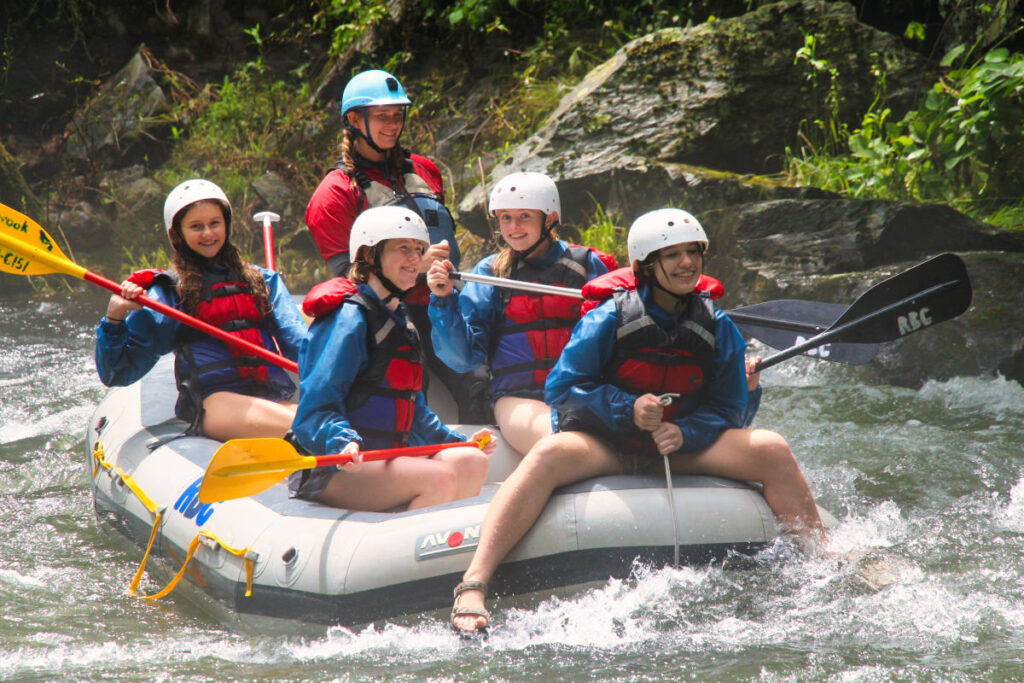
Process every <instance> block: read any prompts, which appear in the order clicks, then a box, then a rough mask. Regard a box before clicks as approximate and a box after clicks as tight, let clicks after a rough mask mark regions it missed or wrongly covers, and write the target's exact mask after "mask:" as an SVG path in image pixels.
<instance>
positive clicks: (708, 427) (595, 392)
mask: <svg viewBox="0 0 1024 683" xmlns="http://www.w3.org/2000/svg"><path fill="white" fill-rule="evenodd" d="M639 292H640V295H641V297H642V299H643V302H644V306H645V308H646V309H647V312H648V314H649V315H650V316H651V318H653V319H654V321H655V322H656V323H657V324H658V325H660V326H661V327H663V328H664V329H666V330H669V329H671V327H672V320H671V317H670V315H669V314H668V313H667V312H666V311H665V310H663V309H662V308H660V307H659V306H657V305H656V304H655V303H654V301H653V296H652V294H651V290H650V287H647V286H641V287H640V289H639ZM617 326H618V319H617V314H616V309H615V301H614V300H613V299H609V300H608V301H605V302H604V303H603V304H601V305H600V306H598V307H597V308H595V309H594V310H592V311H591V312H590V313H588V314H587V315H585V316H584V317H583V319H582V320H580V321H579V323H577V324H576V327H575V329H574V330H573V333H572V339H570V340H569V343H568V345H566V347H565V349H564V350H563V351H562V356H561V358H560V359H559V360H558V363H556V364H555V367H554V368H553V369H552V370H551V373H550V374H549V375H548V381H547V384H546V386H545V392H544V398H545V401H546V402H547V403H548V404H549V405H551V406H553V407H554V408H555V409H556V410H558V411H559V412H563V411H570V410H571V411H578V410H585V411H588V412H589V413H591V414H592V415H593V416H594V417H595V418H596V419H597V420H599V421H600V422H601V423H602V424H604V425H606V426H607V427H608V428H609V429H611V430H612V431H613V432H614V433H616V434H621V435H622V436H623V437H625V436H626V435H627V434H629V432H630V431H631V430H632V429H633V427H634V422H633V403H634V402H635V401H636V399H637V398H639V394H631V393H629V392H627V391H623V390H622V389H620V388H619V387H616V386H615V385H613V384H611V383H609V382H608V380H607V379H606V378H605V374H604V371H605V367H606V366H607V365H608V363H609V361H610V360H611V358H612V352H613V350H614V347H615V338H616V331H617ZM745 349H746V342H745V341H744V340H743V336H742V335H741V334H740V332H739V330H738V329H737V328H736V325H735V324H733V322H732V321H731V320H729V317H728V316H727V315H726V314H725V313H724V312H723V311H722V310H721V309H719V308H718V307H717V306H716V307H715V354H714V359H713V369H712V372H711V374H710V376H709V377H708V378H707V381H706V384H705V390H704V391H705V394H704V396H705V398H704V400H703V402H702V403H701V405H700V406H699V407H698V408H697V409H696V410H694V411H693V412H691V413H688V414H686V415H680V416H677V417H676V418H675V419H673V422H674V423H675V424H676V425H677V426H678V427H679V429H680V431H681V432H682V434H683V446H682V448H681V449H680V452H683V453H696V452H699V451H702V450H704V449H705V448H707V447H708V446H710V445H711V444H712V443H714V442H715V440H716V439H718V437H719V436H720V435H721V434H722V432H724V431H725V430H726V429H731V428H740V427H743V426H744V421H745V419H746V412H747V401H748V397H747V380H746V370H745V367H744V360H743V359H744V351H745Z"/></svg>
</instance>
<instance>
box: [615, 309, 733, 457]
mask: <svg viewBox="0 0 1024 683" xmlns="http://www.w3.org/2000/svg"><path fill="white" fill-rule="evenodd" d="M613 297H614V299H615V310H616V314H617V316H618V327H617V331H616V339H615V349H614V351H613V353H612V358H611V360H610V361H609V363H608V365H607V366H606V368H605V376H606V377H607V378H608V380H609V381H610V382H611V383H612V384H614V385H615V386H617V387H619V388H620V389H622V390H624V391H628V392H630V393H632V394H647V393H651V394H656V395H660V394H666V393H673V394H679V398H677V399H675V400H674V401H673V402H672V403H671V404H670V405H668V406H666V407H665V411H664V413H663V415H662V420H665V421H668V420H671V419H672V418H673V417H674V416H676V415H685V414H687V413H690V412H692V411H693V410H695V409H696V407H697V405H698V403H699V399H700V397H701V390H702V388H703V387H704V383H705V380H706V379H707V378H708V377H709V376H710V374H711V371H712V369H713V367H714V357H715V309H714V304H712V303H711V298H710V296H708V295H707V294H706V293H704V292H697V293H695V294H694V295H693V296H691V297H689V301H688V304H687V308H686V311H685V312H684V313H683V314H682V315H680V316H679V317H678V318H676V325H675V327H674V328H673V329H672V330H669V331H666V330H665V329H663V328H662V327H661V326H660V325H658V324H657V323H656V322H654V320H652V319H651V317H650V316H649V315H648V314H647V310H646V309H645V308H644V303H643V300H642V299H641V298H640V295H639V294H638V293H637V292H636V290H620V291H616V292H615V293H614V294H613ZM626 443H627V445H628V447H629V448H631V449H636V450H637V451H638V452H640V453H643V454H644V455H649V456H657V455H658V449H657V447H656V446H655V445H654V441H653V440H652V439H651V434H650V432H645V431H641V430H640V429H637V428H636V427H634V428H633V429H632V430H631V431H630V434H629V435H628V436H627V439H626Z"/></svg>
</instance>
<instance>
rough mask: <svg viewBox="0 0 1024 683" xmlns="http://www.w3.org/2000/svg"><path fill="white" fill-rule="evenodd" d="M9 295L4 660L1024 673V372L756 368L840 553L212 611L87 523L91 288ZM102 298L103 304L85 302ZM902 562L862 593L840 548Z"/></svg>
mask: <svg viewBox="0 0 1024 683" xmlns="http://www.w3.org/2000/svg"><path fill="white" fill-rule="evenodd" d="M94 303H95V305H93V306H92V307H91V308H90V307H89V306H88V305H84V304H82V303H79V302H77V301H76V302H72V301H67V302H58V303H56V304H51V305H50V306H51V308H50V309H49V310H42V309H40V308H39V307H38V306H37V305H33V304H31V303H29V302H3V303H0V315H2V316H3V320H4V325H3V328H2V329H0V343H3V344H4V346H5V348H6V349H7V350H8V352H7V353H5V354H2V355H0V514H2V519H3V520H4V524H3V525H0V680H19V681H21V680H55V679H61V680H95V679H117V680H146V681H149V680H154V679H156V680H226V679H275V680H295V681H298V680H344V681H351V680H372V679H381V678H387V679H391V680H400V681H401V680H433V681H465V680H508V681H513V680H515V681H518V680H541V679H543V680H549V679H558V680H568V681H591V680H594V679H601V680H622V681H626V680H629V681H633V680H665V679H672V680H676V679H690V680H699V681H707V680H751V679H757V680H762V681H807V680H814V681H818V680H836V681H840V680H841V681H888V680H964V681H966V680H979V679H986V680H1013V679H1020V678H1022V677H1024V654H1021V653H1024V642H1022V641H1024V599H1022V597H1021V596H1022V595H1024V590H1022V589H1024V579H1022V577H1024V459H1022V458H1021V447H1020V444H1021V443H1022V442H1024V388H1022V387H1021V386H1020V385H1018V384H1016V383H1010V382H1006V381H1004V380H1001V379H987V378H956V379H953V380H949V381H946V382H928V383H926V384H925V385H924V386H923V387H922V388H921V389H920V390H916V391H915V390H910V389H903V388H896V387H884V386H871V385H866V384H863V383H860V382H859V381H858V380H857V378H856V374H855V373H851V372H849V371H848V370H844V372H843V373H841V374H839V375H836V374H835V373H834V372H833V371H831V370H828V369H821V366H819V365H815V364H813V363H805V362H803V360H802V359H801V360H800V361H799V362H797V363H794V364H783V365H780V366H777V367H776V368H773V369H772V370H770V371H768V372H766V373H765V374H764V376H763V378H762V380H763V383H764V385H765V397H764V401H763V407H762V410H761V413H760V414H759V415H758V419H757V426H761V427H768V428H772V429H776V430H777V431H779V432H781V433H782V434H784V435H785V436H786V438H787V439H788V440H789V442H790V444H791V446H792V447H793V449H794V452H796V453H797V455H798V457H799V458H800V460H801V464H802V466H803V467H804V470H805V473H806V475H807V477H808V480H809V482H810V484H811V487H812V489H813V490H814V492H815V494H816V496H817V498H818V502H819V504H821V505H822V506H823V507H825V508H827V509H829V510H830V511H831V512H832V513H833V514H834V515H835V516H836V517H837V518H838V519H839V526H838V527H837V528H835V529H833V530H832V533H831V539H832V540H831V546H830V550H831V551H832V552H833V553H834V555H831V556H829V557H823V558H820V559H813V560H808V559H804V558H802V557H801V556H800V555H799V554H797V553H795V552H794V551H793V549H792V548H791V547H790V546H789V545H788V544H787V543H786V542H785V541H780V542H778V543H776V544H774V545H773V546H772V547H770V548H768V549H766V550H765V551H763V552H762V553H761V554H760V555H759V556H757V557H755V558H746V557H730V558H727V559H726V560H725V561H724V562H722V563H718V564H715V565H712V566H705V567H683V568H679V569H674V568H664V569H657V570H654V569H650V568H647V567H644V566H637V567H636V568H635V571H634V572H633V575H632V576H631V578H630V579H628V580H625V581H619V580H615V581H608V582H606V583H603V584H599V585H593V586H590V587H587V588H584V589H580V590H576V591H558V592H555V593H549V594H543V595H538V596H531V597H525V598H517V599H511V600H510V599H498V600H497V601H496V602H493V601H492V604H491V607H492V608H493V609H494V613H495V618H494V623H493V625H492V628H491V630H490V634H489V637H487V638H486V639H483V640H472V641H464V640H462V639H460V638H459V637H458V636H456V635H455V634H454V633H453V632H452V631H451V629H450V627H449V626H448V625H447V618H446V615H445V614H443V613H432V614H426V615H410V616H409V617H406V618H404V619H402V620H398V621H396V622H394V623H390V624H374V625H368V626H363V627H358V628H352V629H346V628H340V627H332V628H323V627H316V626H311V625H304V624H295V625H293V626H292V625H288V624H285V625H283V626H282V625H278V627H277V630H276V631H270V630H267V629H264V628H262V627H260V626H259V625H255V624H250V623H247V622H245V620H243V619H239V618H234V617H231V616H230V615H228V616H218V614H219V613H218V612H217V611H216V610H213V609H209V606H208V605H206V604H205V603H204V600H205V596H204V595H203V594H202V593H200V592H199V591H198V590H196V589H194V588H192V587H190V586H182V587H181V588H179V589H178V591H176V593H175V595H174V596H172V598H171V599H170V600H168V601H166V603H164V604H149V603H143V602H141V601H139V600H137V599H136V598H133V597H131V596H128V595H126V594H125V588H126V587H127V585H128V583H129V582H130V580H131V577H132V575H133V573H134V570H135V568H136V566H137V563H138V561H139V560H140V559H141V557H140V556H141V553H140V551H139V550H138V549H137V548H135V547H134V546H132V545H131V544H129V543H128V542H127V541H125V540H124V539H122V538H121V537H120V536H119V535H118V534H117V533H116V532H113V531H111V530H110V529H109V528H107V527H103V526H99V525H98V523H97V521H96V519H95V517H94V515H93V512H92V501H91V498H90V493H89V488H88V482H87V480H86V478H85V476H84V472H85V465H84V463H85V455H84V449H85V446H84V432H85V425H86V420H87V419H88V418H89V415H90V414H91V411H92V408H93V406H94V405H95V403H96V402H97V401H98V400H99V399H100V397H101V396H102V395H103V387H102V386H101V385H100V384H99V382H98V380H97V379H96V377H95V371H94V368H93V365H92V359H91V355H92V335H93V326H94V325H95V323H96V321H97V320H98V317H99V312H100V311H101V310H102V301H101V300H100V299H99V298H97V299H96V301H95V302H94ZM93 311H95V314H93ZM857 552H868V553H882V554H884V555H885V556H886V557H889V558H892V559H893V560H894V566H896V567H897V569H898V574H899V580H898V581H897V582H896V583H895V584H893V585H891V586H889V587H887V588H885V589H883V590H881V591H879V592H871V591H867V590H865V589H863V588H862V587H860V586H859V585H858V584H857V582H856V581H854V580H853V579H854V574H855V569H856V566H855V563H852V562H847V561H846V560H844V559H842V558H843V556H844V555H846V554H848V553H857Z"/></svg>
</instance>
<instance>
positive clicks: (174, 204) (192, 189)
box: [164, 178, 231, 232]
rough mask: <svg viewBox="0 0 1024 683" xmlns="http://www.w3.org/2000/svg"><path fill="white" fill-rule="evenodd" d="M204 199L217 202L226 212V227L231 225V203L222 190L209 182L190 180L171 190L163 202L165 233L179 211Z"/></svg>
mask: <svg viewBox="0 0 1024 683" xmlns="http://www.w3.org/2000/svg"><path fill="white" fill-rule="evenodd" d="M204 199H215V200H217V201H219V202H220V203H221V204H222V205H223V206H224V211H225V212H226V215H225V216H224V220H225V222H226V223H227V224H228V225H231V202H229V201H228V196H227V195H226V194H224V190H222V189H220V188H219V187H217V185H216V184H214V183H211V182H210V181H209V180H202V179H200V178H193V179H192V180H186V181H185V182H183V183H181V184H180V185H178V186H177V187H176V188H174V189H173V190H171V192H170V194H168V195H167V200H166V201H164V227H165V228H167V232H170V231H171V226H172V225H174V217H175V216H176V215H178V212H179V211H181V210H182V209H184V208H185V207H186V206H188V205H190V204H195V203H196V202H198V201H202V200H204Z"/></svg>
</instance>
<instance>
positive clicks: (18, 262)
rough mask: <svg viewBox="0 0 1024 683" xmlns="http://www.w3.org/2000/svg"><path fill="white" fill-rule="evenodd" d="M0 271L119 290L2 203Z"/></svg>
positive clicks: (194, 321) (195, 323)
mask: <svg viewBox="0 0 1024 683" xmlns="http://www.w3.org/2000/svg"><path fill="white" fill-rule="evenodd" d="M0 272H2V273H12V274H14V275H48V274H51V273H63V274H64V275H70V276H72V277H76V278H78V279H79V280H85V281H86V282H91V283H92V284H94V285H98V286H100V287H102V288H104V289H106V290H109V291H111V292H113V293H114V294H120V293H121V285H119V284H117V283H116V282H113V281H112V280H108V279H107V278H105V277H102V276H100V275H97V274H96V273H94V272H92V271H90V270H88V269H87V268H84V267H82V266H80V265H78V264H77V263H75V262H73V261H71V260H70V259H69V258H68V257H67V256H65V255H64V253H63V252H61V250H60V247H58V246H57V243H56V242H54V240H53V239H52V238H51V237H50V236H49V235H48V234H46V231H45V230H43V228H42V227H40V225H39V224H38V223H36V222H35V221H33V220H32V219H31V218H29V217H28V216H26V215H24V214H22V213H19V212H18V211H15V210H14V209H12V208H11V207H9V206H6V205H4V204H0ZM135 301H136V302H138V303H140V304H142V305H143V306H146V307H147V308H151V309H153V310H154V311H156V312H158V313H162V314H163V315H165V316H167V317H168V318H172V319H174V320H177V321H178V322H180V323H183V324H185V325H190V326H191V327H194V328H196V329H197V330H200V331H201V332H205V333H206V334H208V335H210V336H211V337H216V338H217V339H219V340H221V341H222V342H224V343H225V344H228V345H230V346H234V347H236V348H239V349H241V350H244V351H245V352H246V353H249V354H252V355H254V356H257V357H259V358H262V359H263V360H265V361H267V362H269V363H273V364H274V365H278V366H280V367H282V368H284V369H285V370H290V371H291V372H296V373H297V372H298V371H299V367H298V365H297V364H296V363H295V362H294V361H292V360H289V359H287V358H285V357H284V356H281V355H279V354H276V353H274V352H273V351H268V350H267V349H265V348H263V347H262V346H259V345H257V344H253V343H251V342H247V341H245V340H244V339H239V338H238V337H235V336H232V335H231V334H228V333H227V332H225V331H224V330H222V329H220V328H218V327H214V326H213V325H210V324H208V323H205V322H203V321H202V320H199V319H198V318H194V317H192V316H190V315H188V314H187V313H183V312H182V311H179V310H178V309H176V308H174V307H173V306H168V305H166V304H162V303H160V302H159V301H154V300H153V299H150V298H149V297H147V296H140V297H138V298H137V299H135Z"/></svg>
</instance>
